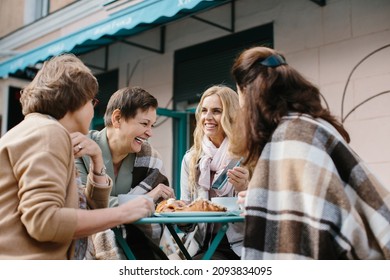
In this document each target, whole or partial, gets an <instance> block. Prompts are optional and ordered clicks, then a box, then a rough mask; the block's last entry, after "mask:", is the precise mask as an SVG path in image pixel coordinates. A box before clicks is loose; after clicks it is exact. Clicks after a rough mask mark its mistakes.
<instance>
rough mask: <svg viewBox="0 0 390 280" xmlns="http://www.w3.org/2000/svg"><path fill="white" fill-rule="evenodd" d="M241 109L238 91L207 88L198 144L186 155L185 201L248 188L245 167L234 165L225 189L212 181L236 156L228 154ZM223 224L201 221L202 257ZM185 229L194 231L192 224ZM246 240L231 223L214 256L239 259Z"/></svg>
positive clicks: (200, 107) (197, 131) (197, 132)
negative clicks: (236, 119)
mask: <svg viewBox="0 0 390 280" xmlns="http://www.w3.org/2000/svg"><path fill="white" fill-rule="evenodd" d="M238 109H239V102H238V95H237V93H236V92H235V91H234V90H232V89H230V88H229V87H226V86H212V87H210V88H209V89H207V90H206V91H205V92H204V94H203V95H202V98H201V100H200V102H199V105H198V107H197V109H196V115H195V117H196V122H197V125H196V128H195V131H194V145H193V146H192V147H191V149H190V150H189V151H188V152H187V153H186V154H185V156H184V158H183V161H182V168H181V180H180V185H181V200H184V201H185V202H187V203H190V202H192V201H194V200H196V199H198V198H203V199H211V198H212V197H220V196H236V195H237V193H238V192H240V191H243V190H246V188H247V184H248V179H249V172H248V170H247V169H246V168H244V167H239V166H237V167H234V168H233V169H230V170H229V172H228V177H229V179H228V182H227V183H226V184H225V185H223V186H222V188H221V189H213V188H212V187H211V185H212V183H213V182H214V181H215V180H216V179H217V178H218V176H219V175H220V173H221V172H222V170H223V169H224V167H225V166H226V165H228V163H229V162H230V161H231V160H232V159H233V158H232V157H231V156H230V155H229V153H228V147H229V140H230V139H232V137H234V135H233V132H232V124H233V122H234V120H235V118H236V112H237V111H238ZM219 226H220V225H219V224H199V228H198V230H197V232H196V234H195V240H196V241H197V242H198V243H199V247H200V248H199V251H198V252H196V253H195V256H194V259H199V258H201V257H202V256H203V253H204V252H205V251H206V250H207V248H208V246H209V245H210V242H211V241H212V239H213V237H214V236H215V234H216V233H217V231H218V229H219ZM182 229H183V230H184V231H188V232H189V231H191V230H193V228H192V227H190V228H188V229H186V228H185V227H182ZM242 241H243V225H242V224H230V225H229V228H228V231H227V232H226V235H225V237H224V238H223V240H222V241H221V243H220V245H219V247H218V248H217V250H216V252H215V254H214V256H213V259H239V258H240V255H241V247H242Z"/></svg>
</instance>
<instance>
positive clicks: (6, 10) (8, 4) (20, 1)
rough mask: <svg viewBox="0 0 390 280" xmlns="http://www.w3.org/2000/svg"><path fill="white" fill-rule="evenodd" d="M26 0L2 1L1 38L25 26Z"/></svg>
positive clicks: (0, 5) (0, 9) (0, 3)
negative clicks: (23, 12) (24, 11)
mask: <svg viewBox="0 0 390 280" xmlns="http://www.w3.org/2000/svg"><path fill="white" fill-rule="evenodd" d="M23 10H24V0H1V1H0V38H1V37H3V36H5V35H7V34H9V33H10V32H12V31H14V30H16V29H18V28H20V27H22V26H23V14H21V13H20V11H23Z"/></svg>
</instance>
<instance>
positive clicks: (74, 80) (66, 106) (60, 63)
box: [20, 54, 99, 120]
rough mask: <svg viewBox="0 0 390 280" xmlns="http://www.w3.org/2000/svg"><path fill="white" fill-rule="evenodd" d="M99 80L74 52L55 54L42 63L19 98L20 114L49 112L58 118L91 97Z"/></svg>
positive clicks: (79, 106) (80, 105) (96, 90)
mask: <svg viewBox="0 0 390 280" xmlns="http://www.w3.org/2000/svg"><path fill="white" fill-rule="evenodd" d="M98 88H99V85H98V82H97V79H96V78H95V76H94V75H93V74H92V72H91V70H90V69H89V68H88V67H87V66H85V65H84V63H83V62H82V61H81V60H80V59H79V58H77V57H76V56H75V55H73V54H63V55H59V56H55V57H53V58H51V59H50V60H48V61H46V62H45V63H44V64H43V67H42V69H41V70H39V71H38V73H37V75H36V76H35V78H34V79H33V80H32V82H31V83H30V84H29V85H27V86H26V87H25V88H24V89H23V90H22V94H21V97H20V103H21V104H22V111H23V115H27V114H29V113H35V112H36V113H41V114H48V115H50V116H52V117H54V118H56V119H57V120H59V119H61V118H63V117H64V116H65V114H66V113H67V112H75V111H77V110H78V109H79V108H81V107H82V106H83V105H84V104H86V103H87V102H88V101H89V100H91V99H93V98H94V97H95V96H96V94H97V92H98Z"/></svg>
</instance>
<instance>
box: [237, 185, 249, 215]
mask: <svg viewBox="0 0 390 280" xmlns="http://www.w3.org/2000/svg"><path fill="white" fill-rule="evenodd" d="M246 194H247V191H241V192H239V193H238V199H237V204H238V205H239V207H240V209H241V210H244V212H243V214H244V215H245V199H246Z"/></svg>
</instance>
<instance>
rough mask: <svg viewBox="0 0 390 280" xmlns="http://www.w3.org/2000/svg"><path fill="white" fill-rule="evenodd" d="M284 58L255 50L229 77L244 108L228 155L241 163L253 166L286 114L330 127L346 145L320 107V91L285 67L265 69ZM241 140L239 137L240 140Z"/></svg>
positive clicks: (244, 55)
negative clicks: (242, 159)
mask: <svg viewBox="0 0 390 280" xmlns="http://www.w3.org/2000/svg"><path fill="white" fill-rule="evenodd" d="M271 55H276V56H277V57H279V56H280V57H281V59H282V60H285V58H284V56H283V55H282V54H280V53H278V52H276V51H275V50H273V49H270V48H266V47H254V48H251V49H248V50H245V51H244V52H242V53H241V55H240V56H239V57H238V58H237V59H236V61H235V62H234V65H233V67H232V75H233V78H234V79H235V81H236V83H237V86H238V88H239V89H240V91H241V93H242V95H243V96H241V98H242V101H243V107H242V110H241V114H239V117H241V120H240V121H237V122H236V123H237V124H239V126H240V128H239V129H240V131H242V130H243V133H237V134H236V135H237V137H236V138H235V139H233V141H232V142H233V143H232V148H231V151H232V152H233V153H235V154H237V155H241V156H244V157H245V158H246V161H245V162H244V163H246V164H249V165H253V164H254V163H255V162H256V161H257V160H258V158H259V156H260V154H261V151H262V150H263V148H264V146H265V145H266V143H267V142H268V141H269V140H270V137H271V135H272V133H273V132H274V130H275V129H276V127H277V126H278V124H279V122H280V121H281V119H282V117H283V116H286V115H287V114H288V112H297V113H302V114H308V115H311V116H313V117H314V118H322V119H324V120H326V121H328V122H329V123H330V124H332V125H333V126H334V127H335V128H336V129H337V130H338V131H339V133H340V134H341V135H342V136H343V137H344V139H345V140H346V141H347V142H349V135H348V132H347V131H346V130H345V129H344V128H343V126H342V124H341V123H340V122H338V121H337V120H336V118H335V117H334V116H332V115H331V113H330V112H329V111H328V110H327V109H326V108H324V107H323V106H322V104H321V96H320V91H319V89H318V88H317V87H316V86H314V85H313V84H312V83H310V82H309V81H308V80H307V79H305V78H304V77H303V76H302V75H301V74H300V73H299V72H298V71H296V70H295V69H294V68H292V67H291V66H289V65H288V64H283V63H282V64H279V65H277V66H264V65H262V64H261V62H262V61H264V59H266V58H268V57H270V56H271ZM240 136H241V137H240Z"/></svg>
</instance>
